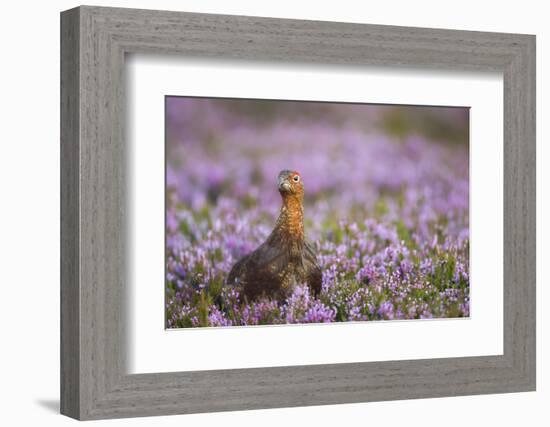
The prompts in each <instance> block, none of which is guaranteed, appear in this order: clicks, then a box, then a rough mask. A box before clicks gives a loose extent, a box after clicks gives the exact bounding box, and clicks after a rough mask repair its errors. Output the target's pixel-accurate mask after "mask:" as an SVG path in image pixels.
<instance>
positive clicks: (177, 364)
mask: <svg viewBox="0 0 550 427" xmlns="http://www.w3.org/2000/svg"><path fill="white" fill-rule="evenodd" d="M220 75H223V76H224V78H223V79H219V78H217V77H218V76H220ZM126 76H128V81H129V84H128V93H129V99H128V101H127V103H128V112H129V119H128V128H129V133H128V144H129V146H130V147H131V148H130V152H131V153H132V154H131V156H130V159H131V160H130V162H129V163H130V164H131V165H132V173H131V179H130V183H131V186H132V193H133V195H132V196H131V197H130V200H131V205H130V209H129V211H130V216H129V217H128V219H129V221H130V223H131V224H132V226H131V236H132V244H131V245H130V246H131V252H130V271H132V277H131V279H130V289H131V292H130V295H131V298H129V299H130V301H131V302H130V310H129V312H130V316H129V320H128V324H129V325H130V336H131V339H130V346H129V347H130V348H129V354H130V372H131V373H144V372H175V371H187V370H206V369H237V368H252V367H254V368H256V367H265V366H290V365H309V364H321V363H351V362H372V361H381V360H406V359H429V358H437V357H460V356H486V355H496V354H502V335H503V332H502V282H503V280H502V275H503V261H502V256H503V255H502V227H503V220H502V218H503V205H502V200H503V197H502V188H503V178H502V176H503V174H502V170H503V154H502V151H503V143H502V112H503V103H502V90H503V86H502V76H501V75H500V74H499V73H469V72H461V73H456V72H452V73H450V72H445V71H426V70H421V71H419V70H400V71H395V70H392V69H388V68H379V67H363V68H362V69H361V70H360V71H359V70H354V71H350V70H345V69H340V68H337V69H335V68H334V67H320V66H318V65H313V66H301V67H300V68H299V70H297V69H296V67H292V66H288V65H282V64H273V63H258V62H252V61H246V62H238V63H235V62H229V61H215V62H212V61H205V60H202V61H201V60H193V61H189V59H177V58H176V59H170V60H167V58H166V57H158V56H155V57H151V55H133V56H132V57H131V58H127V70H126ZM264 82H270V83H269V85H265V84H264ZM166 94H170V95H197V96H214V95H215V96H220V97H224V98H232V97H244V98H251V97H255V98H264V99H274V98H280V99H302V100H303V99H307V100H323V101H349V102H365V101H368V102H372V103H389V104H417V105H422V104H424V105H453V106H464V105H468V106H471V109H470V160H471V162H470V178H471V181H470V186H471V192H470V195H471V201H470V202H471V206H470V208H471V209H470V225H471V241H472V242H473V244H472V251H471V258H472V259H471V272H470V278H471V297H472V303H471V311H470V313H471V317H470V318H469V319H430V320H416V321H404V322H397V321H389V322H357V323H354V324H349V323H337V324H331V325H323V324H317V325H284V326H271V327H244V328H243V327H239V328H201V329H199V330H197V329H181V330H177V331H174V330H172V331H165V330H164V328H163V319H164V289H163V286H161V284H162V283H164V219H165V218H164V216H165V212H164V161H163V160H164V144H163V143H162V141H164V121H165V120H164V119H165V117H164V108H163V106H164V102H165V100H164V96H165V95H166ZM152 141H156V142H157V143H156V144H155V143H151V142H152ZM496 189H499V190H498V191H496ZM289 343H292V345H289ZM327 343H330V345H327ZM189 348H200V349H201V351H200V352H189V351H188V349H189ZM219 348H231V349H232V351H230V352H226V353H225V354H224V355H223V357H219V354H217V352H216V350H217V349H219ZM167 354H181V355H185V357H181V358H178V357H166V355H167Z"/></svg>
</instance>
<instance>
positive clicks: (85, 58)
mask: <svg viewBox="0 0 550 427" xmlns="http://www.w3.org/2000/svg"><path fill="white" fill-rule="evenodd" d="M61 88H62V93H61V167H62V172H61V191H62V194H61V250H62V253H61V412H62V413H63V414H65V415H68V416H70V417H73V418H77V419H82V420H84V419H102V418H117V417H134V416H151V415H167V414H184V413H196V412H214V411H229V410H243V409H259V408H276V407H290V406H305V405H325V404H337V403H350V402H366V401H380V400H393V399H410V398H423V397H438V396H459V395H467V394H483V393H504V392H517V391H531V390H535V37H534V36H531V35H522V34H503V33H485V32H468V31H455V30H441V29H424V28H406V27H392V26H377V25H376V26H375V25H364V24H361V25H360V24H348V23H335V22H315V21H298V20H283V19H271V18H257V17H242V16H224V15H209V14H196V13H182V12H165V11H147V10H133V9H114V8H104V7H88V6H83V7H79V8H76V9H71V10H68V11H65V12H63V13H62V14H61Z"/></svg>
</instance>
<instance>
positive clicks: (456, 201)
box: [166, 97, 469, 328]
mask: <svg viewBox="0 0 550 427" xmlns="http://www.w3.org/2000/svg"><path fill="white" fill-rule="evenodd" d="M166 114H167V116H166V132H167V147H166V148H167V171H166V185H167V193H166V199H167V207H166V215H167V217H166V227H167V230H166V245H167V248H166V262H167V267H166V272H167V276H166V326H167V327H168V328H182V327H199V326H239V325H261V324H286V323H311V322H342V321H370V320H381V319H386V320H391V319H420V318H441V317H446V318H448V317H464V316H469V232H468V226H469V225H468V209H469V193H468V185H469V179H468V165H469V164H468V110H467V109H460V108H440V107H438V108H436V107H429V108H428V107H391V106H368V105H350V104H322V103H299V102H281V101H242V100H221V99H191V98H176V97H168V98H167V101H166ZM282 169H291V170H297V171H299V172H300V173H301V175H302V178H303V182H304V186H305V200H304V210H305V230H306V238H307V239H308V240H309V241H310V242H311V243H312V245H313V246H314V247H315V248H316V250H317V254H318V255H317V257H318V261H319V264H320V266H321V268H322V271H323V285H322V291H321V293H320V294H319V296H318V298H314V297H313V295H312V294H310V292H309V290H308V287H307V286H298V287H297V288H296V289H295V290H294V292H293V294H292V295H291V296H290V297H289V298H288V299H287V300H286V301H283V302H277V301H275V300H269V299H264V300H260V301H256V302H252V303H246V302H245V301H243V298H242V297H241V295H239V293H238V292H237V291H236V290H235V289H234V288H233V287H232V286H230V285H226V284H225V280H226V278H227V274H228V272H229V270H230V269H231V267H232V265H233V264H234V263H235V262H236V261H237V260H238V259H239V258H240V257H241V256H243V255H245V254H247V253H249V252H250V251H252V250H254V249H255V248H256V247H257V246H258V245H260V244H261V243H262V242H263V241H264V240H265V238H266V237H267V236H268V235H269V233H270V232H271V230H272V229H273V226H274V224H275V220H276V218H277V215H278V212H279V208H280V205H281V197H280V195H279V193H278V191H277V184H276V177H277V174H278V172H279V171H280V170H282Z"/></svg>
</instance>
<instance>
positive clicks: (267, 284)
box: [227, 170, 322, 301]
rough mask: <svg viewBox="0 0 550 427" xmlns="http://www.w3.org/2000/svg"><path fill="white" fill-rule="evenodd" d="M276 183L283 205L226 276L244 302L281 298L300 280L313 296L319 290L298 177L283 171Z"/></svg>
mask: <svg viewBox="0 0 550 427" xmlns="http://www.w3.org/2000/svg"><path fill="white" fill-rule="evenodd" d="M278 186H279V193H280V194H281V197H282V199H283V205H282V206H281V211H280V214H279V218H278V219H277V223H276V224H275V228H274V229H273V231H272V232H271V234H270V235H269V237H268V238H267V240H266V241H265V242H264V243H262V244H261V245H260V246H259V247H258V248H257V249H256V250H255V251H253V252H252V253H250V254H248V255H246V256H244V257H243V258H241V259H240V260H239V261H237V263H236V264H235V265H234V266H233V268H231V271H230V272H229V276H228V278H227V283H228V284H233V285H235V286H236V287H238V289H239V290H240V291H241V294H242V295H244V297H245V298H246V299H247V300H248V301H253V300H256V299H258V298H262V297H268V298H274V299H277V300H279V301H284V300H285V299H286V298H287V297H288V296H289V295H290V294H291V293H292V291H293V290H294V287H295V286H296V285H300V284H304V283H307V284H308V285H309V287H310V289H312V290H313V292H314V294H315V295H318V294H319V292H320V291H321V282H322V274H321V268H320V267H319V264H318V263H317V259H316V256H315V252H314V250H313V248H312V247H311V245H309V244H308V243H307V242H306V240H305V236H304V208H303V199H304V185H303V183H302V178H301V176H300V174H299V173H298V172H293V171H289V170H283V171H281V172H280V173H279V177H278Z"/></svg>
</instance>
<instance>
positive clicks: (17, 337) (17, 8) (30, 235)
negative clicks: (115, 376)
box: [0, 0, 550, 427]
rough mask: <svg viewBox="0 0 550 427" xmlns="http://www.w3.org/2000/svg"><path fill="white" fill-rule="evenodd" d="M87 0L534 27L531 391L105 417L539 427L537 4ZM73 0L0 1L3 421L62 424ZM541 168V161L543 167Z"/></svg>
mask: <svg viewBox="0 0 550 427" xmlns="http://www.w3.org/2000/svg"><path fill="white" fill-rule="evenodd" d="M96 4H101V5H109V6H125V7H140V8H159V9H170V10H187V11H197V12H211V13H228V14H248V15H263V16H273V17H285V18H302V19H321V20H333V21H349V22H364V23H375V24H393V25H412V26H425V27H441V28H456V29H468V30H483V31H504V32H523V33H536V34H537V36H538V38H537V45H538V49H537V55H538V58H537V63H538V65H537V74H538V81H537V88H538V90H537V92H538V96H537V97H538V99H537V123H538V132H537V137H538V152H537V154H538V158H537V164H538V169H537V170H538V172H537V174H538V184H537V190H538V205H537V211H538V212H537V218H538V225H537V226H538V243H537V244H538V249H539V251H538V260H539V267H538V269H537V272H538V295H537V296H538V298H537V308H538V310H537V320H538V325H537V335H538V337H539V339H538V346H537V352H538V375H537V378H538V391H537V392H535V393H517V394H508V395H487V396H470V397H459V398H439V399H423V400H413V401H398V402H380V403H365V404H349V405H336V406H324V407H309V408H292V409H276V410H261V411H247V412H232V413H220V414H206V415H204V414H201V415H190V416H171V417H160V418H155V419H151V418H149V419H147V418H145V419H131V420H116V421H109V422H105V424H107V423H108V424H109V425H126V426H130V425H136V426H137V425H141V426H146V425H155V426H156V425H174V426H175V425H178V426H181V425H182V424H186V425H201V426H219V425H221V424H223V425H225V426H232V425H239V426H248V425H250V426H252V425H254V426H257V425H259V424H261V425H274V426H275V425H277V426H280V425H285V424H289V425H299V424H305V423H307V424H314V425H317V426H329V425H330V426H334V425H347V424H360V425H369V424H372V425H385V426H392V425H405V424H406V425H407V426H441V425H445V426H446V427H447V426H464V425H483V424H490V425H498V426H518V425H530V426H545V425H548V423H549V420H550V410H549V409H548V402H550V371H549V370H548V362H545V361H544V359H548V345H549V343H550V335H549V333H548V326H549V321H550V316H549V314H548V310H547V309H546V310H545V306H546V307H547V306H548V290H545V289H544V284H545V282H548V279H549V273H548V270H547V269H543V268H542V267H543V266H544V261H545V260H547V259H548V257H549V256H550V253H549V246H548V245H549V239H550V234H549V227H548V222H546V223H545V222H544V221H543V220H542V219H543V218H545V217H546V218H548V217H549V215H550V212H549V209H550V205H549V203H550V200H549V198H548V196H549V195H548V186H547V182H548V179H549V178H550V176H549V174H550V173H549V172H548V171H549V168H548V167H547V165H548V164H549V162H550V156H549V148H548V145H547V144H546V146H545V145H544V144H543V141H545V140H546V141H547V140H548V138H549V137H550V134H549V129H550V128H549V125H548V122H546V123H543V118H545V117H546V118H547V117H549V115H550V105H549V101H550V97H549V93H548V77H547V76H548V75H550V41H549V40H550V28H549V27H548V19H547V16H548V12H547V11H545V10H544V2H542V1H530V0H524V1H522V2H517V1H514V2H503V1H487V2H480V1H467V0H462V1H460V2H450V3H447V4H445V3H443V2H441V1H422V0H417V1H415V2H410V1H407V0H403V1H397V2H396V1H385V2H356V1H355V2H354V1H352V0H349V1H347V0H340V1H338V2H324V3H323V2H320V1H318V0H317V1H300V2H297V1H295V0H294V1H283V0H278V1H272V2H258V1H257V0H250V1H244V0H242V1H240V0H231V2H227V1H224V0H218V1H214V0H196V1H185V2H184V1H167V0H166V1H163V0H157V1H145V0H142V1H131V2H130V1H128V2H124V1H107V2H104V1H97V3H96ZM75 5H77V3H76V2H71V1H52V2H37V1H35V2H20V3H18V4H17V3H15V2H10V3H7V4H6V5H4V7H3V9H2V15H3V18H4V19H3V24H2V26H1V30H0V31H2V40H3V44H2V47H3V55H2V66H1V67H0V70H1V71H0V73H2V78H1V79H0V82H1V85H2V87H1V91H0V93H1V94H2V96H1V98H0V99H1V101H0V102H1V104H0V105H1V108H2V110H1V117H2V120H1V127H0V132H1V134H2V138H1V141H2V144H1V145H0V147H1V148H0V150H1V155H0V191H1V193H0V194H1V196H2V209H1V210H0V260H1V261H0V266H1V268H2V270H1V271H2V276H1V277H2V282H1V289H2V292H3V293H2V298H1V300H0V301H1V304H2V306H1V308H0V316H1V319H0V320H1V321H2V323H1V324H2V352H1V353H0V354H1V356H0V357H1V359H0V360H1V362H2V366H3V368H4V372H3V374H2V377H1V388H0V390H1V391H0V393H2V396H0V401H1V402H2V408H1V409H2V410H1V411H0V419H1V420H2V424H4V425H10V426H12V425H33V424H34V425H41V426H50V425H51V426H54V425H67V424H69V423H72V422H73V421H71V420H69V419H66V418H64V417H61V416H59V415H57V411H58V398H59V392H58V384H59V368H58V361H59V333H58V330H59V219H58V218H59V107H58V104H59V16H58V13H59V11H60V10H62V9H67V8H70V7H73V6H75ZM543 166H546V167H543Z"/></svg>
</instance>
